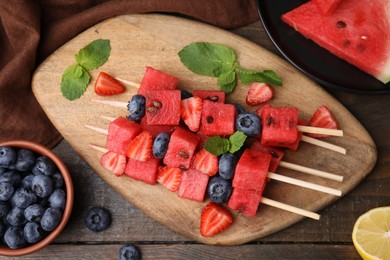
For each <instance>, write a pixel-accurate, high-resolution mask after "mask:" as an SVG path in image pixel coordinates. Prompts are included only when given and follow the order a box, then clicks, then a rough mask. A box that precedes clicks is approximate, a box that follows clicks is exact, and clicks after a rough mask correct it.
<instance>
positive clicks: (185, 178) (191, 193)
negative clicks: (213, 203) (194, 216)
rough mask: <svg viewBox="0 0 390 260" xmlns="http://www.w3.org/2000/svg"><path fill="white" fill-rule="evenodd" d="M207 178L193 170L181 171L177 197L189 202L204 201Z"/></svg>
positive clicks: (205, 175)
mask: <svg viewBox="0 0 390 260" xmlns="http://www.w3.org/2000/svg"><path fill="white" fill-rule="evenodd" d="M208 181H209V176H208V175H207V174H203V173H202V172H200V171H198V170H194V169H190V170H188V171H183V173H182V175H181V181H180V186H179V189H178V190H177V195H178V196H179V197H181V198H186V199H189V200H194V201H199V202H203V201H204V195H205V193H206V188H207V183H208Z"/></svg>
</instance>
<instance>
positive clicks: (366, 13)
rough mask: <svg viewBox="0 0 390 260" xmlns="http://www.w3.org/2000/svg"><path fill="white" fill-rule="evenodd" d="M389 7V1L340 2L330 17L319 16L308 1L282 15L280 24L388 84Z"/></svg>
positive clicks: (389, 49) (313, 3)
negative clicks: (288, 26) (286, 25)
mask: <svg viewBox="0 0 390 260" xmlns="http://www.w3.org/2000/svg"><path fill="white" fill-rule="evenodd" d="M389 6H390V1H389V0H375V1H373V0H359V1H356V0H343V1H342V2H341V3H340V4H339V6H338V7H337V9H336V10H335V11H334V12H333V13H332V14H330V15H322V13H321V12H320V11H319V10H318V8H317V5H316V3H315V2H314V1H309V2H307V3H305V4H303V5H301V6H299V7H298V8H296V9H294V10H292V11H290V12H288V13H286V14H283V15H282V20H283V21H284V22H285V23H287V24H288V25H290V26H292V27H293V28H294V29H295V30H297V31H298V32H300V33H301V34H302V35H303V36H305V37H306V38H309V39H311V40H313V41H314V42H316V43H317V44H318V45H320V46H321V47H323V48H325V49H327V50H328V51H329V52H331V53H333V54H334V55H336V56H338V57H339V58H341V59H344V60H345V61H347V62H349V63H350V64H352V65H354V66H356V67H358V68H360V69H361V70H362V71H365V72H366V73H368V74H370V75H372V76H374V77H375V78H377V79H378V80H380V81H382V82H383V83H387V82H389V81H390V57H389V56H390V7H389ZM345 76H346V77H348V75H345Z"/></svg>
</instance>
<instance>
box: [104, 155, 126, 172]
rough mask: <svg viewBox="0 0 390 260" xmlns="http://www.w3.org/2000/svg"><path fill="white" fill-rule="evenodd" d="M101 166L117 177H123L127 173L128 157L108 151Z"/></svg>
mask: <svg viewBox="0 0 390 260" xmlns="http://www.w3.org/2000/svg"><path fill="white" fill-rule="evenodd" d="M100 164H101V166H103V167H104V168H105V169H107V170H109V171H112V172H113V173H114V174H115V175H116V176H121V175H122V174H123V173H124V171H125V167H126V156H124V155H121V154H119V153H114V152H111V151H108V152H106V153H105V154H103V156H102V157H101V158H100Z"/></svg>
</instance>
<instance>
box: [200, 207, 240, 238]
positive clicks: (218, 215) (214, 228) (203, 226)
mask: <svg viewBox="0 0 390 260" xmlns="http://www.w3.org/2000/svg"><path fill="white" fill-rule="evenodd" d="M232 222H233V216H232V214H231V213H230V212H229V210H227V209H226V208H224V207H223V206H222V205H219V204H216V203H214V202H210V203H209V204H207V205H206V206H205V207H204V208H203V210H202V213H201V217H200V234H201V235H202V236H204V237H212V236H214V235H216V234H218V233H221V232H222V231H224V230H225V229H227V228H228V227H229V226H230V225H231V224H232Z"/></svg>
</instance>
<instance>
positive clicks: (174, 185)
mask: <svg viewBox="0 0 390 260" xmlns="http://www.w3.org/2000/svg"><path fill="white" fill-rule="evenodd" d="M181 174H182V170H180V169H179V168H174V167H169V166H164V167H161V168H160V170H159V171H158V173H157V182H158V183H160V184H161V185H163V186H165V187H166V188H168V189H169V190H170V191H176V190H177V189H178V188H179V184H180V180H181Z"/></svg>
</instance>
